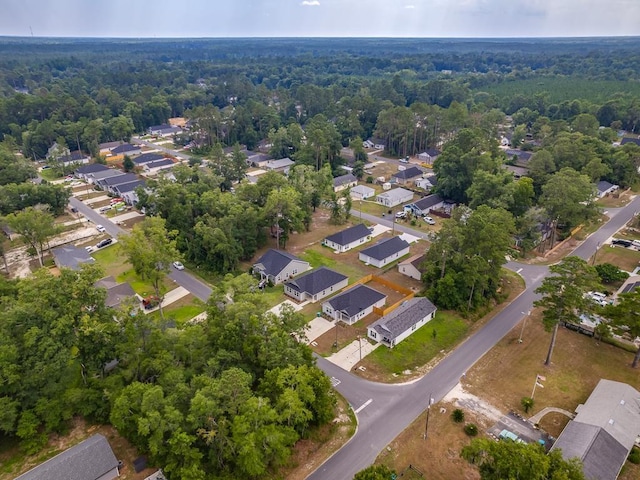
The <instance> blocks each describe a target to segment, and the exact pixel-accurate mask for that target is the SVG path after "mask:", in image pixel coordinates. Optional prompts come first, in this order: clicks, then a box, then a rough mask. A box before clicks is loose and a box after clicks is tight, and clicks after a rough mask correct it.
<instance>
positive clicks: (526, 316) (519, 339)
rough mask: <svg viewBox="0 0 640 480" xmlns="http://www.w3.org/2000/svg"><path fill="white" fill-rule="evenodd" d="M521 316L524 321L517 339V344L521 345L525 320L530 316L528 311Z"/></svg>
mask: <svg viewBox="0 0 640 480" xmlns="http://www.w3.org/2000/svg"><path fill="white" fill-rule="evenodd" d="M522 314H523V315H525V317H524V321H523V322H522V329H521V330H520V338H518V343H522V334H523V333H524V327H525V325H526V324H527V319H528V318H529V315H531V310H529V311H528V312H526V313H525V312H522Z"/></svg>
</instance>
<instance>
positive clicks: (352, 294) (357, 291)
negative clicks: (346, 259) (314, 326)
mask: <svg viewBox="0 0 640 480" xmlns="http://www.w3.org/2000/svg"><path fill="white" fill-rule="evenodd" d="M383 298H386V295H383V294H382V293H380V292H378V291H377V290H374V289H373V288H371V287H367V286H366V285H356V286H355V287H353V288H350V289H349V290H347V291H346V292H344V293H341V294H340V295H336V296H335V297H333V298H332V299H331V300H329V301H328V303H329V305H331V306H332V307H333V309H334V310H336V311H339V312H346V313H347V315H348V316H349V317H353V316H354V315H356V314H358V313H359V312H361V311H362V310H365V309H367V308H369V307H371V306H372V305H375V304H376V303H377V302H379V301H380V300H382V299H383Z"/></svg>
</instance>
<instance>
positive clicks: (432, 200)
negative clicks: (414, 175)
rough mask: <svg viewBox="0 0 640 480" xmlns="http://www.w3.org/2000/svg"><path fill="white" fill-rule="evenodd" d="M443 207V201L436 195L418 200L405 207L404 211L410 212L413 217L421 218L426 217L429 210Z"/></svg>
mask: <svg viewBox="0 0 640 480" xmlns="http://www.w3.org/2000/svg"><path fill="white" fill-rule="evenodd" d="M443 205H444V200H443V199H442V197H441V196H440V195H438V194H435V193H434V194H433V195H427V196H426V197H422V198H421V199H420V200H418V201H417V202H414V203H410V204H409V205H405V206H404V209H405V210H408V211H410V212H411V213H412V214H413V215H416V216H418V217H422V216H423V215H428V214H429V212H430V211H431V210H435V209H437V208H441V207H442V206H443Z"/></svg>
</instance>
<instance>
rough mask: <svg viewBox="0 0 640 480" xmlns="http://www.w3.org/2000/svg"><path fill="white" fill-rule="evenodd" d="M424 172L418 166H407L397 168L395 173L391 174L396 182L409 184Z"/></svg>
mask: <svg viewBox="0 0 640 480" xmlns="http://www.w3.org/2000/svg"><path fill="white" fill-rule="evenodd" d="M423 174H424V172H423V171H422V170H420V169H419V168H418V167H415V166H414V167H409V168H405V169H404V170H398V171H397V172H396V173H394V174H393V175H391V178H392V179H395V181H396V183H398V184H400V185H409V184H410V183H411V182H412V181H415V180H416V179H418V178H422V175H423Z"/></svg>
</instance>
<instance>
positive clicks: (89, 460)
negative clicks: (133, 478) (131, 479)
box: [16, 434, 118, 480]
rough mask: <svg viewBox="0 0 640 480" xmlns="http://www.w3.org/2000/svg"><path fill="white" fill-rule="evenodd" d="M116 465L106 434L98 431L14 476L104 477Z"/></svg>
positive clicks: (31, 479) (23, 479) (39, 479)
mask: <svg viewBox="0 0 640 480" xmlns="http://www.w3.org/2000/svg"><path fill="white" fill-rule="evenodd" d="M117 466H118V459H117V458H116V456H115V455H114V454H113V450H111V446H110V445H109V442H108V441H107V439H106V438H104V437H103V436H102V435H100V434H96V435H93V436H92V437H89V438H88V439H86V440H85V441H84V442H80V443H79V444H78V445H76V446H74V447H71V448H69V449H68V450H65V451H64V452H62V453H60V454H59V455H56V456H55V457H53V458H50V459H49V460H47V461H46V462H44V463H41V464H40V465H38V466H37V467H35V468H33V469H31V470H29V471H28V472H27V473H24V474H22V475H20V476H19V477H18V478H16V480H63V479H64V480H96V479H98V478H99V479H101V480H108V479H111V478H116V476H113V477H103V475H106V474H107V473H108V472H109V471H111V470H113V469H114V468H116V467H117Z"/></svg>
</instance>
